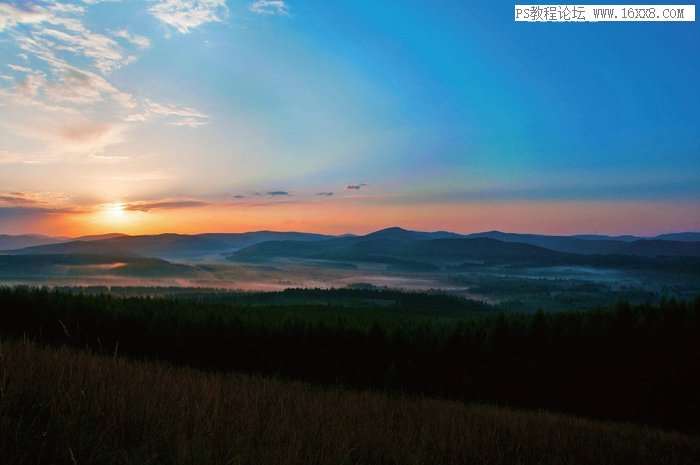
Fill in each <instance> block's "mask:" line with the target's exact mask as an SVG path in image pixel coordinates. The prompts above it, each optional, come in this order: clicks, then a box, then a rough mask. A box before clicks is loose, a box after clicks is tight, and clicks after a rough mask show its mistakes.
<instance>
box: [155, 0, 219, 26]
mask: <svg viewBox="0 0 700 465" xmlns="http://www.w3.org/2000/svg"><path fill="white" fill-rule="evenodd" d="M149 11H150V12H151V14H152V15H153V16H155V17H156V18H158V20H160V21H161V22H163V23H165V24H167V25H168V26H170V27H172V28H174V29H175V30H176V31H177V32H179V33H181V34H187V33H189V32H191V31H192V29H196V28H198V27H199V26H201V25H203V24H206V23H211V22H221V21H223V20H224V19H225V18H226V17H228V7H227V6H226V0H158V1H156V3H155V4H154V5H153V6H152V7H151V8H150V9H149Z"/></svg>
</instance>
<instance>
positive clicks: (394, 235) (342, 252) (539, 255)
mask: <svg viewBox="0 0 700 465" xmlns="http://www.w3.org/2000/svg"><path fill="white" fill-rule="evenodd" d="M380 233H381V234H377V233H372V234H368V235H366V236H361V237H351V238H334V239H328V240H324V241H315V242H306V243H298V242H295V241H269V242H262V243H260V244H256V245H253V246H250V247H246V248H244V249H242V250H239V251H237V252H235V253H233V254H232V255H230V256H229V259H230V260H234V261H265V260H270V259H274V258H299V259H313V260H342V261H360V262H379V263H386V264H390V265H410V266H411V267H423V268H426V269H427V268H429V267H430V265H436V264H448V263H449V264H460V263H463V262H475V263H476V262H478V263H541V262H547V263H551V262H557V263H559V262H563V261H564V258H565V256H566V254H563V253H560V252H556V251H553V250H549V249H545V248H542V247H537V246H533V245H529V244H519V243H508V242H502V241H498V240H495V239H489V238H460V237H457V238H445V239H429V238H425V237H424V236H421V235H417V236H414V235H411V234H407V233H409V232H397V231H391V234H386V233H384V232H383V231H380ZM413 237H417V238H413Z"/></svg>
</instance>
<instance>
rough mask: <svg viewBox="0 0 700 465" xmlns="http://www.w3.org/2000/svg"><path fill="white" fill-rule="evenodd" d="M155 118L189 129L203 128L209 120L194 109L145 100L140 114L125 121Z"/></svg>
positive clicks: (133, 115) (132, 115)
mask: <svg viewBox="0 0 700 465" xmlns="http://www.w3.org/2000/svg"><path fill="white" fill-rule="evenodd" d="M155 116H159V117H163V118H170V119H171V120H172V121H170V124H172V125H175V126H188V127H191V128H196V127H200V126H204V125H205V124H207V123H208V119H209V116H208V115H205V114H204V113H201V112H199V111H197V110H195V109H194V108H190V107H186V106H182V105H172V104H162V103H157V102H154V101H153V100H150V99H146V100H145V101H144V102H143V104H142V109H141V112H139V113H133V114H131V115H129V116H127V117H126V121H128V122H137V121H148V120H149V119H151V118H153V117H155Z"/></svg>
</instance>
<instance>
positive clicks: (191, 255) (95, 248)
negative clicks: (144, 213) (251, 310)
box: [4, 231, 328, 259]
mask: <svg viewBox="0 0 700 465" xmlns="http://www.w3.org/2000/svg"><path fill="white" fill-rule="evenodd" d="M327 237H328V236H323V235H320V234H309V233H296V232H273V231H259V232H249V233H232V234H224V233H221V234H218V233H209V234H196V235H184V234H158V235H148V236H125V235H117V236H114V237H107V238H104V239H99V238H97V239H95V238H92V239H89V240H84V239H83V240H74V241H68V242H62V243H58V244H48V245H38V246H33V247H26V248H22V249H16V250H6V251H5V252H4V253H6V254H20V255H44V254H64V255H65V254H83V255H85V254H87V255H118V256H144V257H157V258H162V259H197V258H201V257H204V256H207V255H218V254H222V253H230V252H232V251H235V250H238V249H240V248H243V247H247V246H250V245H254V244H257V243H260V242H264V241H270V240H275V239H278V240H279V239H284V240H294V241H299V242H304V241H315V240H321V239H325V238H327Z"/></svg>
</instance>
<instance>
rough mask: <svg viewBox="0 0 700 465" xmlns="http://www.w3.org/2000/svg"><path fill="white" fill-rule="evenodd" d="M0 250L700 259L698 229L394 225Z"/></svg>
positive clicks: (416, 260)
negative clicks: (554, 231)
mask: <svg viewBox="0 0 700 465" xmlns="http://www.w3.org/2000/svg"><path fill="white" fill-rule="evenodd" d="M52 241H53V242H52ZM0 248H2V249H5V251H4V252H2V254H4V255H24V256H30V255H54V256H68V255H84V256H97V255H99V256H110V257H152V258H158V259H163V260H175V261H178V260H180V261H188V260H200V259H206V258H208V257H215V256H218V257H224V256H226V257H228V258H229V260H232V261H255V262H263V261H268V260H274V259H281V258H292V259H312V260H330V261H336V262H339V261H340V262H372V263H383V264H387V265H389V266H390V267H394V268H400V269H410V270H414V271H430V270H433V269H438V268H442V267H445V266H470V265H473V264H521V265H560V264H579V265H599V266H605V265H606V264H611V265H615V264H617V265H615V266H619V264H620V263H623V264H629V263H636V264H644V263H646V264H647V265H648V266H652V265H653V264H654V263H656V262H654V261H653V260H652V259H657V258H659V257H666V261H668V259H669V258H672V257H686V258H687V257H689V258H698V257H700V233H695V232H687V233H676V234H664V235H661V236H657V237H655V238H638V237H635V236H601V235H578V236H547V235H538V234H515V233H504V232H500V231H489V232H483V233H475V234H458V233H453V232H448V231H437V232H421V231H409V230H406V229H402V228H398V227H394V228H387V229H382V230H380V231H376V232H373V233H370V234H367V235H364V236H352V235H343V236H327V235H322V234H311V233H300V232H274V231H258V232H248V233H231V234H227V233H220V234H219V233H216V234H215V233H211V234H194V235H184V234H159V235H143V236H128V235H124V234H117V233H114V234H105V235H99V236H84V237H81V238H78V239H72V240H66V239H65V238H49V237H46V236H0ZM625 257H627V258H625ZM631 257H635V259H632V258H631ZM650 260H651V261H650ZM0 266H1V263H0Z"/></svg>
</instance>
